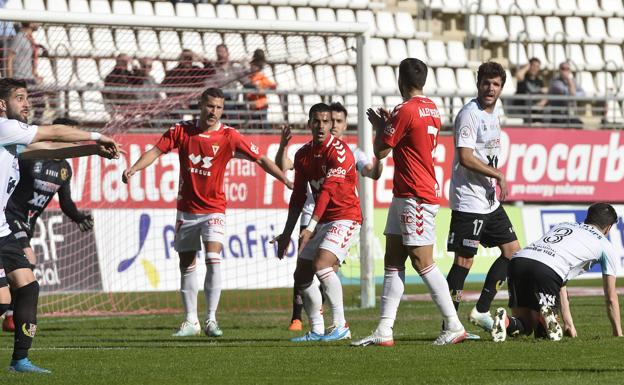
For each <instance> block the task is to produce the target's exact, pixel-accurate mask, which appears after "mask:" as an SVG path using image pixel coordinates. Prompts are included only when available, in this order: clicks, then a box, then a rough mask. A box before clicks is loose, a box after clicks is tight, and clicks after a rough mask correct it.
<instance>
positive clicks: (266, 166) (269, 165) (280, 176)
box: [256, 156, 293, 190]
mask: <svg viewBox="0 0 624 385" xmlns="http://www.w3.org/2000/svg"><path fill="white" fill-rule="evenodd" d="M256 162H257V163H258V164H259V165H260V167H262V169H263V170H264V171H266V172H267V173H268V174H271V175H272V176H273V177H274V178H275V179H277V180H279V181H280V182H282V183H284V184H285V185H286V187H288V188H289V189H291V190H292V189H293V182H291V181H290V180H288V178H286V175H284V173H283V172H282V170H280V168H279V167H277V165H276V164H275V163H273V161H272V160H271V159H269V158H267V157H266V156H261V157H260V158H259V159H258V160H257V161H256Z"/></svg>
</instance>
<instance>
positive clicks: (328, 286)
mask: <svg viewBox="0 0 624 385" xmlns="http://www.w3.org/2000/svg"><path fill="white" fill-rule="evenodd" d="M316 276H317V277H318V279H319V281H321V285H322V286H323V289H325V295H326V296H327V299H328V300H329V303H330V305H331V309H332V316H333V317H334V320H333V321H334V325H336V326H341V327H344V326H345V323H346V322H347V321H346V320H345V316H344V304H343V300H342V283H340V278H338V275H337V274H336V273H335V272H334V269H333V268H331V267H327V268H325V269H321V270H319V271H317V272H316ZM321 298H322V294H321Z"/></svg>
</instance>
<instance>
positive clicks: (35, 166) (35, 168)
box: [33, 162, 43, 174]
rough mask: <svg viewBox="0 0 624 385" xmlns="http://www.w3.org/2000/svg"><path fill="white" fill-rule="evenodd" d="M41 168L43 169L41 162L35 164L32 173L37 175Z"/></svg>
mask: <svg viewBox="0 0 624 385" xmlns="http://www.w3.org/2000/svg"><path fill="white" fill-rule="evenodd" d="M41 167H43V164H42V163H41V162H36V163H35V165H34V166H33V172H34V173H36V174H39V173H40V172H41Z"/></svg>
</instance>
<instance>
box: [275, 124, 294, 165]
mask: <svg viewBox="0 0 624 385" xmlns="http://www.w3.org/2000/svg"><path fill="white" fill-rule="evenodd" d="M291 138H292V134H291V132H290V126H288V125H283V126H282V134H281V135H280V144H279V148H278V149H277V153H276V154H275V164H276V165H277V167H279V168H280V169H281V170H282V171H286V170H292V169H293V167H294V165H293V162H292V160H290V158H288V155H287V154H286V148H287V147H288V143H289V142H290V139H291Z"/></svg>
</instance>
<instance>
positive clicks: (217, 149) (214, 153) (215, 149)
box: [212, 143, 219, 156]
mask: <svg viewBox="0 0 624 385" xmlns="http://www.w3.org/2000/svg"><path fill="white" fill-rule="evenodd" d="M218 151H219V145H218V144H216V143H215V144H213V145H212V154H213V155H214V156H217V152H218Z"/></svg>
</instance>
